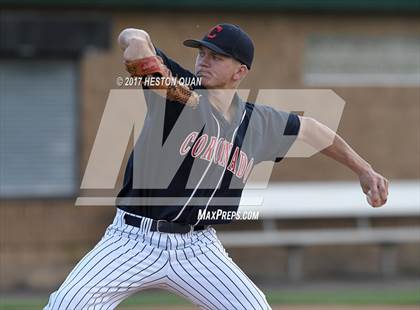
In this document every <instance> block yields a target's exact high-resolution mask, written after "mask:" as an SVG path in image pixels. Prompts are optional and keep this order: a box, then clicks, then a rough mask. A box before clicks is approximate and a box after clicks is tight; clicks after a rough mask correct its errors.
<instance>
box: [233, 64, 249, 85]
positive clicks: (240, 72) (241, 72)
mask: <svg viewBox="0 0 420 310" xmlns="http://www.w3.org/2000/svg"><path fill="white" fill-rule="evenodd" d="M248 71H249V70H248V67H247V66H246V65H244V64H239V66H238V67H237V68H236V70H235V73H234V75H233V79H234V80H235V81H240V80H242V79H243V78H244V77H245V76H246V75H247V74H248Z"/></svg>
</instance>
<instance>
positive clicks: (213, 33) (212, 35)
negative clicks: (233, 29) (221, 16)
mask: <svg viewBox="0 0 420 310" xmlns="http://www.w3.org/2000/svg"><path fill="white" fill-rule="evenodd" d="M222 30H223V27H222V26H220V25H217V26H214V27H213V28H211V30H210V31H209V34H208V35H207V38H209V39H214V38H215V37H216V35H217V33H218V32H220V31H222Z"/></svg>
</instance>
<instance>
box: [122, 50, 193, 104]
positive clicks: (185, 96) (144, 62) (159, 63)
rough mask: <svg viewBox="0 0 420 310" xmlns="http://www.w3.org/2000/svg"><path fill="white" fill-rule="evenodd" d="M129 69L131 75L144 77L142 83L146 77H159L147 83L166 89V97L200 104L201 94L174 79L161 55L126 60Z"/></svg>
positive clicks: (150, 86) (153, 86)
mask: <svg viewBox="0 0 420 310" xmlns="http://www.w3.org/2000/svg"><path fill="white" fill-rule="evenodd" d="M125 65H126V69H127V71H128V72H129V73H130V74H131V76H138V77H142V83H143V85H144V82H145V81H146V77H150V76H152V77H157V78H160V79H158V80H157V83H152V84H150V85H147V87H148V88H150V89H160V90H166V98H167V99H168V100H171V101H177V102H180V103H183V104H185V105H187V106H190V107H193V108H195V107H196V106H197V105H198V101H199V96H198V94H197V93H195V92H194V91H192V90H191V89H190V88H189V87H188V86H186V85H183V84H181V83H179V82H178V80H177V79H173V77H172V73H171V71H170V70H169V69H168V68H167V67H166V66H165V64H164V63H163V60H162V58H161V57H159V56H149V57H145V58H141V59H136V60H133V61H126V62H125ZM164 79H170V81H171V82H170V83H165V82H164Z"/></svg>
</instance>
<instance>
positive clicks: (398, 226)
mask: <svg viewBox="0 0 420 310" xmlns="http://www.w3.org/2000/svg"><path fill="white" fill-rule="evenodd" d="M0 8H1V11H0V122H1V123H0V199H1V200H0V203H1V206H0V251H1V252H0V296H3V297H4V296H6V295H15V294H20V295H22V296H23V295H25V294H41V295H43V294H45V296H47V294H48V293H49V292H51V291H52V290H55V289H56V288H57V287H58V285H59V284H60V283H61V282H62V281H63V280H64V278H65V277H66V275H67V274H68V272H69V271H70V270H71V269H72V267H73V266H74V265H75V264H76V263H77V261H78V260H79V259H80V258H81V257H83V255H84V254H85V253H87V251H89V250H90V249H91V247H92V246H93V245H94V244H96V242H97V241H98V240H99V239H100V238H101V236H102V234H103V232H104V229H105V228H106V227H107V225H109V223H110V221H111V220H112V218H113V215H114V212H115V210H114V208H113V207H109V206H90V207H87V206H79V207H75V206H74V203H75V199H76V198H77V197H78V196H79V187H80V181H81V178H82V177H83V173H84V169H85V168H86V164H87V160H88V158H89V154H90V151H91V148H92V145H93V142H94V139H95V136H96V132H97V129H98V126H99V122H100V120H101V116H102V113H103V110H104V106H105V103H106V100H107V97H108V95H109V91H110V89H113V88H117V87H116V84H115V79H116V77H117V76H120V75H122V76H126V73H125V71H124V66H123V62H122V51H121V50H120V49H119V48H118V46H117V42H116V39H117V36H118V34H119V32H120V31H121V30H123V29H124V28H127V27H134V28H141V29H144V30H146V31H147V32H148V33H149V34H150V36H151V38H152V41H153V42H154V44H155V45H156V46H157V47H159V48H161V49H162V50H163V51H165V52H166V54H167V55H169V56H170V57H171V58H173V59H174V60H176V61H178V62H179V63H180V64H182V65H183V66H185V67H187V68H189V69H190V70H193V64H194V60H195V56H196V51H195V50H194V49H189V48H185V47H183V45H182V41H183V40H184V39H187V38H201V37H202V36H203V34H204V33H206V32H207V31H208V30H209V29H210V28H211V27H212V26H214V25H215V24H217V23H221V22H229V23H234V24H238V25H240V26H241V27H242V28H243V29H244V30H245V31H246V32H248V33H249V34H250V36H251V37H252V38H253V40H254V44H255V48H256V50H255V58H254V59H255V60H254V64H253V68H252V70H251V72H250V74H249V76H248V77H247V79H246V80H245V81H244V82H243V84H242V85H241V87H242V88H245V89H251V99H252V98H255V97H256V94H257V92H258V90H259V89H271V88H279V89H332V90H334V91H335V92H336V93H337V94H338V95H339V96H340V97H341V98H343V99H344V100H345V102H346V105H345V108H344V113H343V116H342V119H341V122H340V125H339V129H338V133H339V134H340V135H341V136H342V137H343V138H344V139H345V140H346V141H347V142H348V143H349V144H350V145H351V146H352V147H354V148H355V149H356V150H357V151H358V153H359V154H360V155H361V156H362V157H364V158H365V159H366V160H367V161H369V162H370V163H371V164H372V166H373V167H374V168H375V169H376V170H377V171H378V172H379V173H381V174H383V175H384V176H385V177H387V178H388V179H389V180H390V182H391V187H390V200H389V203H388V205H387V206H386V207H385V208H384V209H383V210H382V209H381V210H379V209H378V210H373V209H371V208H369V206H368V205H367V203H366V202H365V201H364V197H363V195H362V192H361V191H360V190H359V188H358V183H357V178H356V176H355V175H354V174H353V173H352V172H351V171H350V170H348V169H346V168H345V167H343V166H341V165H339V164H338V163H336V162H333V161H332V160H329V159H327V158H325V157H323V156H321V155H319V154H318V155H315V156H313V157H311V158H306V159H302V158H288V159H285V160H284V161H282V162H281V163H279V164H276V165H275V166H274V170H273V173H272V176H271V186H270V188H269V191H270V192H269V196H270V197H272V196H274V197H275V202H274V203H271V204H269V205H267V206H262V207H261V209H262V210H264V208H265V211H266V212H263V213H262V214H263V216H262V218H261V219H260V220H258V221H252V222H250V221H238V222H235V223H234V224H231V225H229V226H226V227H216V229H217V230H218V231H220V233H219V234H220V238H221V239H222V240H223V241H224V244H225V245H226V248H227V250H228V252H229V254H230V255H231V257H232V258H233V259H234V260H235V261H236V262H237V264H238V265H239V266H240V267H241V268H242V269H243V270H244V271H245V273H246V274H248V275H249V276H250V277H251V278H252V279H253V280H254V281H255V282H256V283H257V284H258V285H260V286H261V287H264V288H265V287H268V288H270V289H277V288H280V290H281V288H285V287H286V288H290V287H297V288H299V287H304V286H308V285H312V284H314V283H333V284H332V285H333V286H335V285H336V283H341V284H343V283H344V284H345V283H347V284H350V285H352V286H353V287H357V286H358V285H359V284H360V285H361V286H360V287H361V288H363V285H364V284H366V283H376V284H378V285H387V284H389V285H391V286H392V287H394V286H395V287H398V283H400V284H401V285H400V286H399V287H400V288H405V287H407V288H408V289H412V290H415V291H417V292H418V290H419V286H418V279H419V275H420V244H419V241H420V231H419V227H420V205H419V200H420V185H419V184H420V183H419V182H420V160H419V154H420V91H419V86H420V37H419V33H420V18H419V17H420V4H419V2H418V1H409V0H400V1H394V0H382V1H379V0H378V1H376V0H371V1H361V0H352V1H323V0H319V1H314V0H312V1H310V0H306V1H289V0H283V1H268V0H263V1H252V0H245V1H239V0H238V1H236V0H235V1H234V0H232V1H197V2H194V1H187V0H181V1H176V2H172V1H167V0H155V1H133V0H120V1H116V0H106V1H99V0H98V1H96V0H95V1H81V0H73V1H72V0H62V1H59V2H56V1H51V0H25V1H23V0H22V1H10V0H9V1H8V0H0ZM119 185H120V183H119V184H118V185H117V186H116V189H118V187H119ZM373 211H374V212H373ZM255 240H260V241H261V240H262V242H255ZM327 287H328V288H331V287H330V286H327ZM20 295H19V296H20ZM417 302H418V299H417Z"/></svg>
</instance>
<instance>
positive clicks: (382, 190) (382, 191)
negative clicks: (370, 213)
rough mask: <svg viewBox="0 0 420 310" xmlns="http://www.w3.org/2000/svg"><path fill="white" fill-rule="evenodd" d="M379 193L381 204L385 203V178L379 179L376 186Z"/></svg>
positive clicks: (386, 195)
mask: <svg viewBox="0 0 420 310" xmlns="http://www.w3.org/2000/svg"><path fill="white" fill-rule="evenodd" d="M378 189H379V195H380V197H381V200H382V204H385V202H386V200H387V199H388V185H387V184H386V182H385V180H381V182H380V183H379V186H378Z"/></svg>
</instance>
